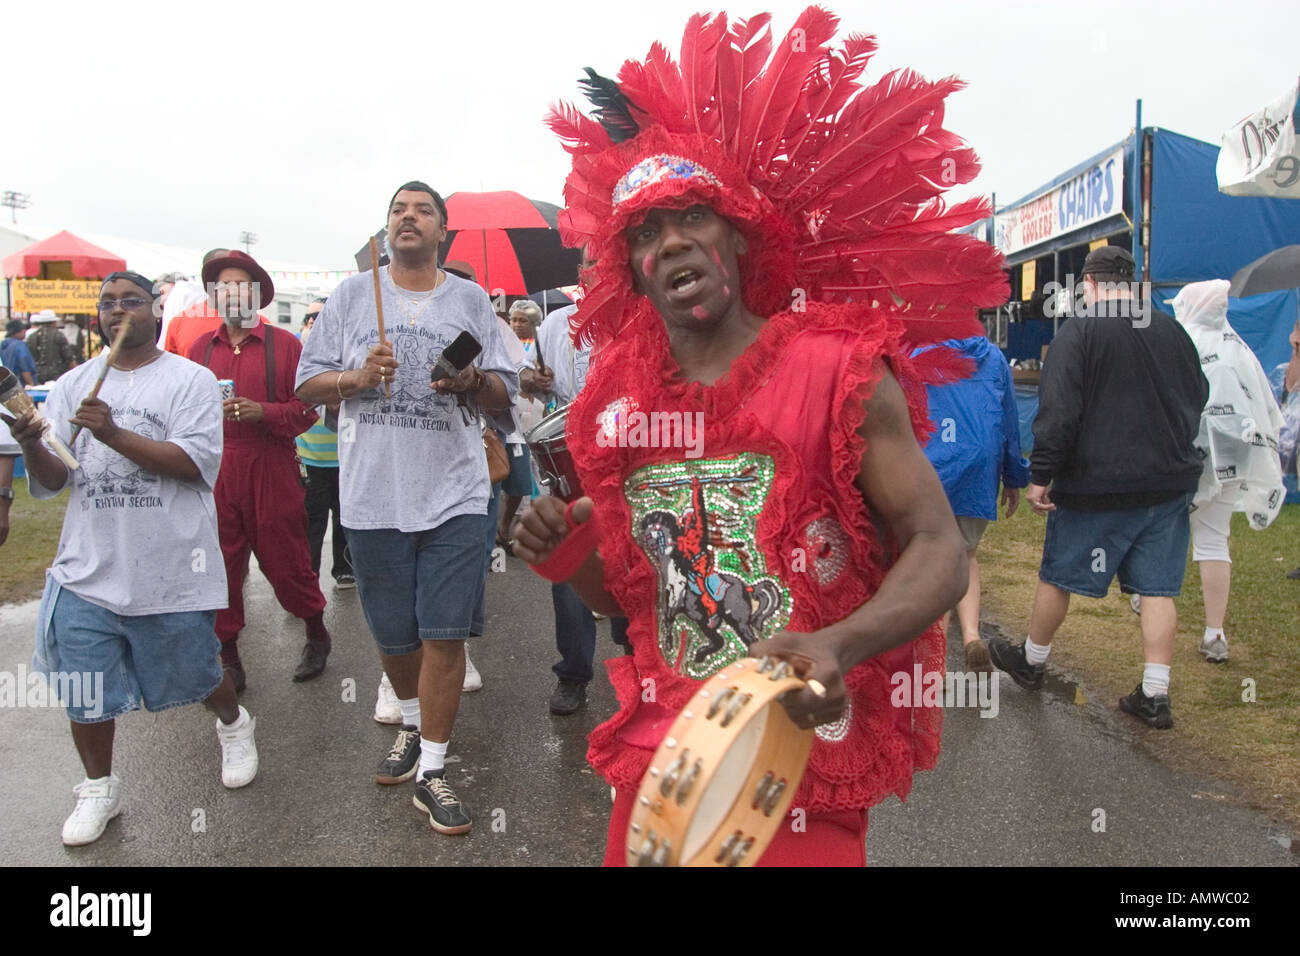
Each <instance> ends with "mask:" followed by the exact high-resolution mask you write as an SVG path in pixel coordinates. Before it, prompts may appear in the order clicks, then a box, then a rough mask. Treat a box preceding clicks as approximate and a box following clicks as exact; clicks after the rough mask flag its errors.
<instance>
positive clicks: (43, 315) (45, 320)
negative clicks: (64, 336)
mask: <svg viewBox="0 0 1300 956" xmlns="http://www.w3.org/2000/svg"><path fill="white" fill-rule="evenodd" d="M57 321H59V317H58V316H57V315H55V314H54V310H53V309H42V310H41V311H40V312H37V313H36V314H35V315H33V316H32V325H48V324H49V323H51V322H57Z"/></svg>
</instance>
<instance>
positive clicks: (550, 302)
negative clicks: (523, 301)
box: [525, 289, 573, 315]
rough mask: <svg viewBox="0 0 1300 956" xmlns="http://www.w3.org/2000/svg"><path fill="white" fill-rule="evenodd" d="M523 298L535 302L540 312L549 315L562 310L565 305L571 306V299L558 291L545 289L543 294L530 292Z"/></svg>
mask: <svg viewBox="0 0 1300 956" xmlns="http://www.w3.org/2000/svg"><path fill="white" fill-rule="evenodd" d="M525 298H527V299H530V300H531V301H533V302H536V303H537V304H538V305H540V306H541V307H542V312H543V313H545V314H546V315H550V314H551V313H552V312H554V311H555V310H556V309H562V308H564V307H565V306H566V305H573V299H572V298H570V297H569V296H567V295H565V294H564V293H563V292H561V291H560V290H559V289H546V290H545V291H543V292H531V293H529V294H528V295H527V296H525Z"/></svg>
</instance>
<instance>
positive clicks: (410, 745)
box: [375, 726, 420, 785]
mask: <svg viewBox="0 0 1300 956" xmlns="http://www.w3.org/2000/svg"><path fill="white" fill-rule="evenodd" d="M419 765H420V731H418V730H417V729H416V728H414V727H410V726H405V727H403V728H402V729H401V730H399V731H398V732H397V741H396V742H395V743H394V744H393V749H392V750H390V751H388V756H387V757H385V758H384V760H383V762H382V763H381V764H380V765H379V769H378V770H376V771H375V783H382V784H390V785H391V784H395V783H402V782H404V781H406V780H410V779H411V778H412V777H414V776H415V771H416V769H417V768H418V767H419Z"/></svg>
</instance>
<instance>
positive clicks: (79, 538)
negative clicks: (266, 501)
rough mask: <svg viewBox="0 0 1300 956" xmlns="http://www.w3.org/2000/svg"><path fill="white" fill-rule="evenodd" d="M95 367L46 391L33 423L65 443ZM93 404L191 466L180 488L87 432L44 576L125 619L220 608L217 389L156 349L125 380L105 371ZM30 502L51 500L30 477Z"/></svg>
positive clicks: (201, 372)
mask: <svg viewBox="0 0 1300 956" xmlns="http://www.w3.org/2000/svg"><path fill="white" fill-rule="evenodd" d="M103 361H104V360H103V358H99V359H96V360H95V361H92V362H86V363H85V364H83V365H78V366H77V367H76V368H74V369H72V370H71V371H70V372H68V373H66V374H65V375H64V376H63V377H62V378H60V379H59V380H58V381H57V382H55V383H54V385H53V386H52V387H51V388H50V394H49V397H48V398H47V399H46V400H45V407H44V409H43V410H42V414H43V415H44V417H45V418H46V419H48V420H49V421H50V422H51V423H53V425H54V432H55V434H57V435H58V436H59V437H60V438H62V439H63V441H64V443H65V444H70V442H69V441H68V439H69V436H70V434H71V432H72V425H71V424H69V422H68V419H69V418H71V417H72V416H73V414H74V413H75V412H76V410H77V407H78V406H79V405H80V404H81V400H82V399H83V398H85V397H86V396H87V395H89V394H90V390H91V388H92V386H93V385H94V384H95V378H96V377H97V376H98V375H99V372H100V369H101V368H102V367H103ZM99 397H100V399H101V400H102V401H103V402H104V403H105V404H107V405H108V407H109V408H110V409H112V412H113V421H114V422H116V423H117V427H118V428H125V429H127V430H129V431H133V432H135V433H136V434H137V435H143V436H144V437H145V438H152V439H154V440H155V441H166V442H170V443H171V444H173V445H176V446H177V447H179V448H180V449H181V450H182V451H183V452H185V454H187V455H189V457H190V460H191V461H193V462H194V464H195V465H196V466H197V467H198V469H199V478H198V479H197V480H194V481H183V480H181V479H179V478H168V477H165V476H163V475H157V474H154V473H153V472H150V471H146V470H145V469H144V468H143V467H141V466H140V465H137V464H136V463H135V462H133V461H131V459H129V458H127V457H125V456H123V455H120V454H118V453H117V452H116V451H114V450H113V449H111V448H109V447H108V446H107V445H105V444H104V443H103V442H101V441H100V440H99V439H97V438H96V437H95V436H94V435H92V434H91V433H90V431H89V430H83V431H82V432H81V434H80V435H78V436H77V442H76V445H74V446H71V447H72V453H73V454H74V455H75V456H76V457H77V460H78V461H79V462H80V464H81V467H80V468H79V469H77V470H76V471H74V472H71V473H70V474H71V477H70V479H69V481H68V482H67V484H69V485H71V487H72V493H71V496H70V497H69V500H68V510H67V512H66V514H65V515H64V518H63V534H62V536H61V537H60V538H59V550H58V553H57V555H56V556H55V558H54V564H53V565H52V566H51V567H50V574H51V575H52V576H53V577H54V580H55V581H57V582H58V583H59V585H60V586H61V587H65V588H67V589H68V590H69V591H71V592H73V593H74V594H76V595H77V596H78V597H81V598H83V599H85V600H87V601H89V602H90V603H91V604H98V605H99V606H100V607H105V608H108V609H109V610H110V611H113V612H114V613H116V614H121V615H124V616H130V615H144V614H170V613H176V612H180V611H208V610H213V609H215V608H223V607H225V606H226V601H227V593H226V568H225V564H224V562H223V561H222V557H221V544H220V541H219V539H218V537H217V508H216V505H215V503H214V502H213V499H212V489H213V487H214V486H215V485H216V482H217V472H218V470H219V469H220V468H221V442H222V435H221V391H220V389H219V388H218V387H217V379H216V377H215V376H214V375H213V374H212V373H211V372H209V371H208V370H207V369H206V368H204V367H203V366H201V365H198V364H196V363H194V362H191V361H190V360H189V359H184V358H181V357H180V356H179V355H173V354H171V353H170V352H164V353H163V354H162V355H161V356H159V357H158V358H157V359H155V360H154V361H152V362H150V363H148V364H147V365H143V366H141V367H140V368H138V369H136V370H135V371H134V372H124V371H122V370H120V369H116V368H114V369H110V370H109V373H108V377H107V378H106V379H105V380H104V386H103V388H101V389H100V392H99ZM27 482H28V488H29V490H30V491H31V494H32V497H33V498H53V497H54V496H55V495H56V494H58V493H59V492H60V491H61V490H62V488H46V487H44V486H42V485H41V483H40V482H39V481H37V480H36V479H35V478H34V477H32V476H30V475H29V476H28V479H27Z"/></svg>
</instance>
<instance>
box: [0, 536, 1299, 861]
mask: <svg viewBox="0 0 1300 956" xmlns="http://www.w3.org/2000/svg"><path fill="white" fill-rule="evenodd" d="M325 554H326V555H327V558H326V560H327V561H328V554H329V548H328V546H327V547H326V548H325ZM322 578H323V579H324V581H325V582H327V583H326V588H327V590H326V596H327V598H328V599H329V607H328V610H327V611H326V624H327V625H328V627H329V628H330V631H331V633H332V634H333V636H334V651H333V653H332V655H331V657H330V661H329V666H328V668H327V669H326V671H325V674H324V675H322V677H320V678H318V679H317V680H315V681H313V682H310V683H307V684H293V683H292V682H291V681H290V676H291V674H292V673H293V669H294V667H295V666H296V663H297V659H298V653H299V649H300V647H301V644H302V625H301V623H300V622H299V621H297V620H296V619H295V618H293V617H291V616H290V615H288V614H286V613H285V612H284V611H283V610H282V609H281V608H280V607H279V605H278V604H276V602H275V599H274V596H273V595H272V594H271V590H270V587H269V585H268V584H267V583H266V580H265V579H264V578H263V577H262V576H261V574H260V573H259V572H257V571H256V570H254V572H253V573H252V575H251V576H250V580H249V583H248V586H247V592H246V594H247V616H248V620H249V621H250V622H252V623H251V624H250V626H249V628H248V629H247V630H246V631H245V633H244V636H243V637H242V638H241V640H240V648H241V653H242V655H243V658H244V662H245V667H246V669H247V671H248V675H249V687H248V690H247V691H246V692H245V693H244V695H243V697H242V702H243V703H244V704H245V706H247V707H248V709H249V711H250V712H251V713H252V714H253V715H254V716H255V717H256V718H257V722H258V723H257V743H258V749H259V752H260V755H261V772H260V774H259V776H258V778H257V779H256V780H255V781H254V782H253V784H252V785H250V786H249V787H247V788H245V789H242V790H235V791H228V790H226V789H225V788H224V787H223V786H222V785H221V780H220V750H219V747H218V744H217V740H216V734H215V732H214V729H213V721H214V720H215V718H214V717H212V716H210V715H209V714H208V712H207V711H206V710H204V709H203V708H202V707H200V706H193V707H186V708H180V709H176V710H170V711H167V712H164V713H162V714H158V715H152V714H145V713H140V712H137V713H133V714H129V715H127V716H126V717H124V718H121V719H120V720H119V721H118V730H117V745H116V751H115V763H114V769H115V771H116V773H117V774H118V775H119V776H120V777H121V778H122V780H123V787H124V789H123V807H124V809H123V812H122V815H121V816H120V817H119V818H118V819H117V820H115V821H113V822H112V823H111V824H110V825H109V828H108V830H107V831H106V833H105V834H104V836H103V837H102V838H101V839H100V840H99V841H98V842H97V843H96V844H93V845H91V846H89V847H80V848H71V849H70V848H65V847H64V846H63V845H62V844H61V843H60V840H59V831H60V828H61V826H62V823H63V820H64V818H65V817H66V816H67V814H68V813H69V812H70V811H71V809H72V806H73V803H74V799H73V795H72V793H71V788H72V786H73V785H74V784H76V783H78V782H79V781H80V780H81V779H82V769H81V766H80V762H79V761H78V759H77V756H76V752H75V750H74V748H73V746H72V741H71V737H70V735H69V732H68V728H67V722H66V718H65V717H64V716H63V714H62V711H61V710H50V709H45V710H37V709H27V708H12V709H11V708H7V707H5V708H0V767H3V773H2V774H0V821H3V822H2V823H0V860H3V861H4V862H5V863H7V864H9V865H49V864H55V865H79V864H87V865H96V866H103V865H114V866H122V865H127V866H130V865H200V866H201V865H213V864H221V865H232V864H233V865H241V864H255V865H280V864H288V865H313V864H343V865H365V866H372V865H426V866H427V865H430V864H433V865H529V866H538V865H545V866H557V865H558V866H590V865H594V864H597V863H599V862H600V860H601V858H602V856H603V851H604V843H605V829H606V823H607V818H608V811H609V789H608V787H607V786H606V785H605V784H604V783H603V781H601V780H600V779H599V778H598V777H596V776H595V775H594V774H593V773H592V772H591V771H590V769H589V768H588V767H587V766H586V763H585V760H584V756H585V753H586V739H585V738H586V735H587V733H588V732H589V731H590V730H591V729H592V728H593V727H594V726H595V725H596V724H597V723H598V722H599V721H600V720H601V719H603V718H604V717H605V716H607V715H608V714H610V713H612V712H613V710H614V709H615V700H614V695H613V691H612V689H611V688H610V686H609V684H608V682H607V681H606V680H605V679H604V675H603V672H601V671H599V670H598V675H597V679H596V680H595V681H593V682H592V685H591V687H590V689H589V696H588V705H587V707H586V709H585V710H583V711H580V712H579V713H578V714H577V715H575V716H572V717H554V716H552V715H551V714H550V713H549V712H548V710H547V707H546V701H547V697H548V696H549V694H550V691H551V688H552V686H553V678H552V675H551V673H550V665H551V664H552V663H553V661H554V659H555V652H554V634H553V626H554V625H553V616H552V612H551V603H550V593H549V588H548V585H547V583H546V582H545V581H543V580H542V579H540V578H538V577H537V576H536V575H534V574H532V573H531V572H530V571H528V570H527V568H526V567H525V566H524V565H522V564H521V563H520V562H518V561H515V560H513V559H511V560H509V562H508V566H507V571H506V572H505V573H498V574H492V575H490V578H489V585H488V624H487V628H486V630H487V634H486V635H485V636H484V637H483V638H480V639H477V640H476V641H475V642H473V643H472V644H471V655H472V657H473V659H474V662H475V663H476V665H477V666H478V668H479V670H480V671H481V672H482V673H483V677H484V686H483V689H482V690H480V691H478V692H476V693H473V694H466V695H463V696H462V703H461V710H460V716H459V718H458V721H457V725H456V732H455V734H454V735H453V737H452V745H451V755H450V761H449V770H450V772H451V776H450V779H451V780H452V782H453V784H454V785H455V787H456V789H457V792H458V793H459V794H460V796H461V797H462V799H463V800H465V802H466V804H467V806H468V807H469V808H470V810H471V812H472V813H473V815H474V829H473V831H472V832H471V833H470V834H469V835H467V836H464V837H446V836H441V835H439V834H436V833H434V832H432V831H431V830H430V829H429V827H428V825H427V823H426V822H425V817H424V815H423V814H421V813H419V812H417V811H416V810H415V808H414V807H412V805H411V793H412V789H411V785H410V784H405V785H400V786H396V787H381V786H378V785H376V784H375V783H374V781H373V777H372V773H373V768H374V765H375V764H376V763H378V761H379V760H380V759H381V758H382V757H383V756H384V754H385V753H386V752H387V750H388V747H389V746H390V745H391V743H392V740H393V734H394V731H393V729H391V728H389V727H384V726H381V725H379V724H376V723H375V722H374V721H373V720H372V719H371V712H372V709H373V706H374V701H375V691H376V688H377V686H378V683H379V676H380V670H379V664H378V659H377V656H376V653H375V649H374V645H373V643H372V641H371V639H370V637H369V633H368V632H367V630H366V628H365V624H364V621H363V619H362V616H361V611H360V605H359V602H358V598H357V594H356V591H344V592H335V591H333V590H332V586H331V585H330V584H329V583H328V582H329V581H330V579H329V576H328V575H327V574H323V575H322ZM35 616H36V607H35V604H34V603H33V604H28V605H23V606H17V607H15V606H12V605H8V606H3V607H0V670H4V671H8V672H10V673H18V672H19V671H20V669H22V668H25V667H27V666H28V664H29V661H30V657H31V643H32V636H31V635H32V631H33V627H34V621H35ZM617 652H618V651H617V649H616V648H615V647H614V645H613V644H612V643H611V642H610V640H609V625H608V624H607V623H602V624H601V625H600V627H599V637H598V645H597V657H598V658H604V657H608V656H611V655H613V654H615V653H617ZM949 659H950V667H952V668H954V669H958V668H960V666H961V665H960V660H961V657H960V650H959V649H956V650H953V649H950V654H949ZM346 681H353V682H355V687H356V693H355V699H354V700H349V699H346V698H348V697H349V696H350V695H349V694H347V688H346V684H345V682H346ZM1085 690H1086V689H1085ZM1076 700H1077V698H1076V694H1075V687H1074V685H1073V684H1070V683H1069V682H1068V681H1066V680H1063V679H1061V678H1060V677H1059V676H1058V678H1057V679H1056V680H1054V681H1052V682H1051V686H1049V688H1048V689H1047V690H1046V691H1045V692H1043V693H1041V694H1039V695H1029V694H1026V693H1024V692H1022V691H1021V690H1020V689H1019V688H1018V687H1016V686H1015V685H1014V684H1012V683H1011V682H1010V680H1009V679H1006V678H1004V679H1003V681H1002V683H1001V685H1000V688H999V694H998V705H999V711H998V715H997V717H995V718H992V719H989V718H980V717H979V716H978V713H979V712H978V710H975V709H950V710H949V711H948V712H947V713H946V714H945V726H944V738H943V752H942V754H941V756H940V758H939V763H938V766H937V767H936V769H935V770H934V771H931V772H929V773H923V774H919V775H918V776H917V778H916V782H915V786H914V789H913V791H912V794H911V796H910V797H909V799H908V801H907V802H906V803H905V804H904V803H901V802H900V801H899V800H898V799H897V798H893V797H891V798H890V799H888V800H887V801H886V802H885V803H883V804H881V805H880V806H878V807H876V808H875V809H873V810H872V812H871V816H870V831H869V833H868V839H867V852H868V860H869V862H870V863H871V864H872V865H876V866H895V865H909V864H941V865H978V864H984V865H1018V864H1047V865H1071V866H1128V865H1146V866H1165V865H1210V866H1215V865H1235V866H1259V865H1282V866H1293V865H1296V863H1297V854H1296V852H1294V851H1293V850H1292V849H1291V848H1290V843H1291V841H1290V835H1289V833H1288V832H1287V831H1286V830H1285V829H1283V828H1280V827H1277V826H1275V825H1274V821H1272V820H1271V819H1270V818H1269V817H1268V816H1267V815H1266V814H1264V813H1262V812H1259V811H1256V810H1252V809H1248V808H1247V807H1246V806H1245V805H1244V803H1243V801H1242V800H1241V799H1240V796H1239V794H1237V792H1236V791H1235V790H1234V789H1233V788H1232V787H1231V786H1230V785H1228V784H1225V783H1223V782H1220V781H1217V780H1215V779H1213V778H1210V777H1207V776H1204V775H1200V774H1193V773H1187V772H1184V771H1179V770H1174V769H1171V768H1169V767H1167V766H1164V765H1162V764H1161V763H1160V762H1159V761H1157V760H1156V759H1154V758H1153V757H1151V756H1150V755H1148V754H1147V753H1145V752H1144V751H1143V749H1142V745H1141V738H1142V737H1143V735H1144V734H1145V733H1148V732H1150V731H1147V730H1146V729H1145V728H1141V727H1135V726H1134V725H1133V723H1132V721H1131V719H1130V718H1128V717H1125V716H1124V715H1122V714H1119V713H1118V712H1117V711H1116V710H1115V709H1114V702H1110V703H1109V705H1104V704H1102V703H1098V702H1095V701H1091V700H1089V701H1087V702H1084V703H1076ZM1173 732H1174V733H1176V732H1177V730H1176V729H1175V731H1173ZM1098 811H1104V824H1105V830H1104V832H1099V831H1098V830H1097V829H1096V827H1097V821H1099V820H1102V819H1103V818H1102V817H1101V816H1099V814H1098Z"/></svg>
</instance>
